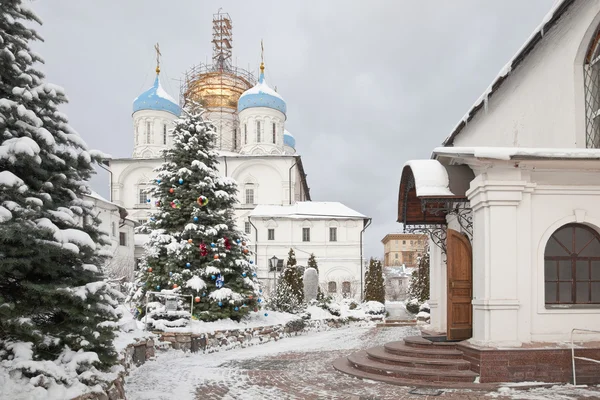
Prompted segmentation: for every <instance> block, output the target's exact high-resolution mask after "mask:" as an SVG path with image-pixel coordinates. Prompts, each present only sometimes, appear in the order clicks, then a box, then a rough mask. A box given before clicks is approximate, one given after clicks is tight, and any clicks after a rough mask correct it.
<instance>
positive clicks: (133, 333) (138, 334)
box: [113, 305, 156, 352]
mask: <svg viewBox="0 0 600 400" xmlns="http://www.w3.org/2000/svg"><path fill="white" fill-rule="evenodd" d="M117 309H118V310H119V311H120V312H121V315H122V316H121V318H120V319H119V322H118V325H119V330H118V331H117V332H116V334H115V340H114V342H113V344H114V345H115V349H116V350H117V351H118V352H121V351H122V350H124V349H125V348H126V347H127V345H129V344H132V343H135V342H137V341H139V340H141V339H149V338H153V337H156V335H155V334H153V333H151V332H148V331H146V330H144V323H143V322H142V321H138V320H137V319H136V318H135V317H134V316H133V314H132V312H131V310H129V309H128V308H127V307H125V306H124V305H120V306H119V307H118V308H117Z"/></svg>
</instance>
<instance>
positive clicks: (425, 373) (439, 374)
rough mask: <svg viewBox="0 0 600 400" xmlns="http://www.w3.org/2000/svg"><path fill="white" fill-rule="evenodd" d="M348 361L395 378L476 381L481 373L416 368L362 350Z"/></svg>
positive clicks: (366, 369)
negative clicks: (388, 361) (388, 360)
mask: <svg viewBox="0 0 600 400" xmlns="http://www.w3.org/2000/svg"><path fill="white" fill-rule="evenodd" d="M348 362H349V363H350V364H352V365H353V366H354V368H356V369H359V370H361V371H365V372H370V373H373V374H380V375H385V376H390V377H395V378H403V379H412V380H419V379H422V380H428V381H432V382H474V381H475V378H477V377H478V376H479V375H478V374H477V373H475V372H473V371H471V370H448V369H439V368H414V367H405V366H400V365H392V364H386V363H382V362H379V361H375V360H373V359H371V358H369V357H368V355H367V352H366V351H364V350H362V351H358V352H356V353H352V354H350V355H349V356H348Z"/></svg>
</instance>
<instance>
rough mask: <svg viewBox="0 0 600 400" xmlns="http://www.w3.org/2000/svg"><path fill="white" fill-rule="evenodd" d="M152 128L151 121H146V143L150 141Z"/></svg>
mask: <svg viewBox="0 0 600 400" xmlns="http://www.w3.org/2000/svg"><path fill="white" fill-rule="evenodd" d="M151 129H152V123H151V122H150V121H146V143H147V144H148V143H150V137H151V136H150V131H151Z"/></svg>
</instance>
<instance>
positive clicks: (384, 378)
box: [333, 357, 500, 391]
mask: <svg viewBox="0 0 600 400" xmlns="http://www.w3.org/2000/svg"><path fill="white" fill-rule="evenodd" d="M333 368H335V369H336V370H338V371H340V372H343V373H345V374H348V375H351V376H353V377H355V378H359V379H369V380H372V381H378V382H385V383H388V384H391V385H398V386H412V387H425V388H439V389H469V390H484V391H491V390H496V389H497V388H498V387H499V386H500V385H499V384H497V383H473V382H434V381H431V380H427V379H425V380H419V379H406V378H398V377H392V376H388V375H380V374H375V373H371V372H366V371H362V370H360V369H356V368H354V367H353V366H352V364H350V362H349V361H348V359H347V358H346V357H342V358H338V359H337V360H335V361H334V362H333Z"/></svg>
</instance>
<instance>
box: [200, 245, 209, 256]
mask: <svg viewBox="0 0 600 400" xmlns="http://www.w3.org/2000/svg"><path fill="white" fill-rule="evenodd" d="M199 248H200V256H202V257H205V256H207V255H208V250H207V249H206V245H205V244H204V243H200V246H199Z"/></svg>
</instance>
